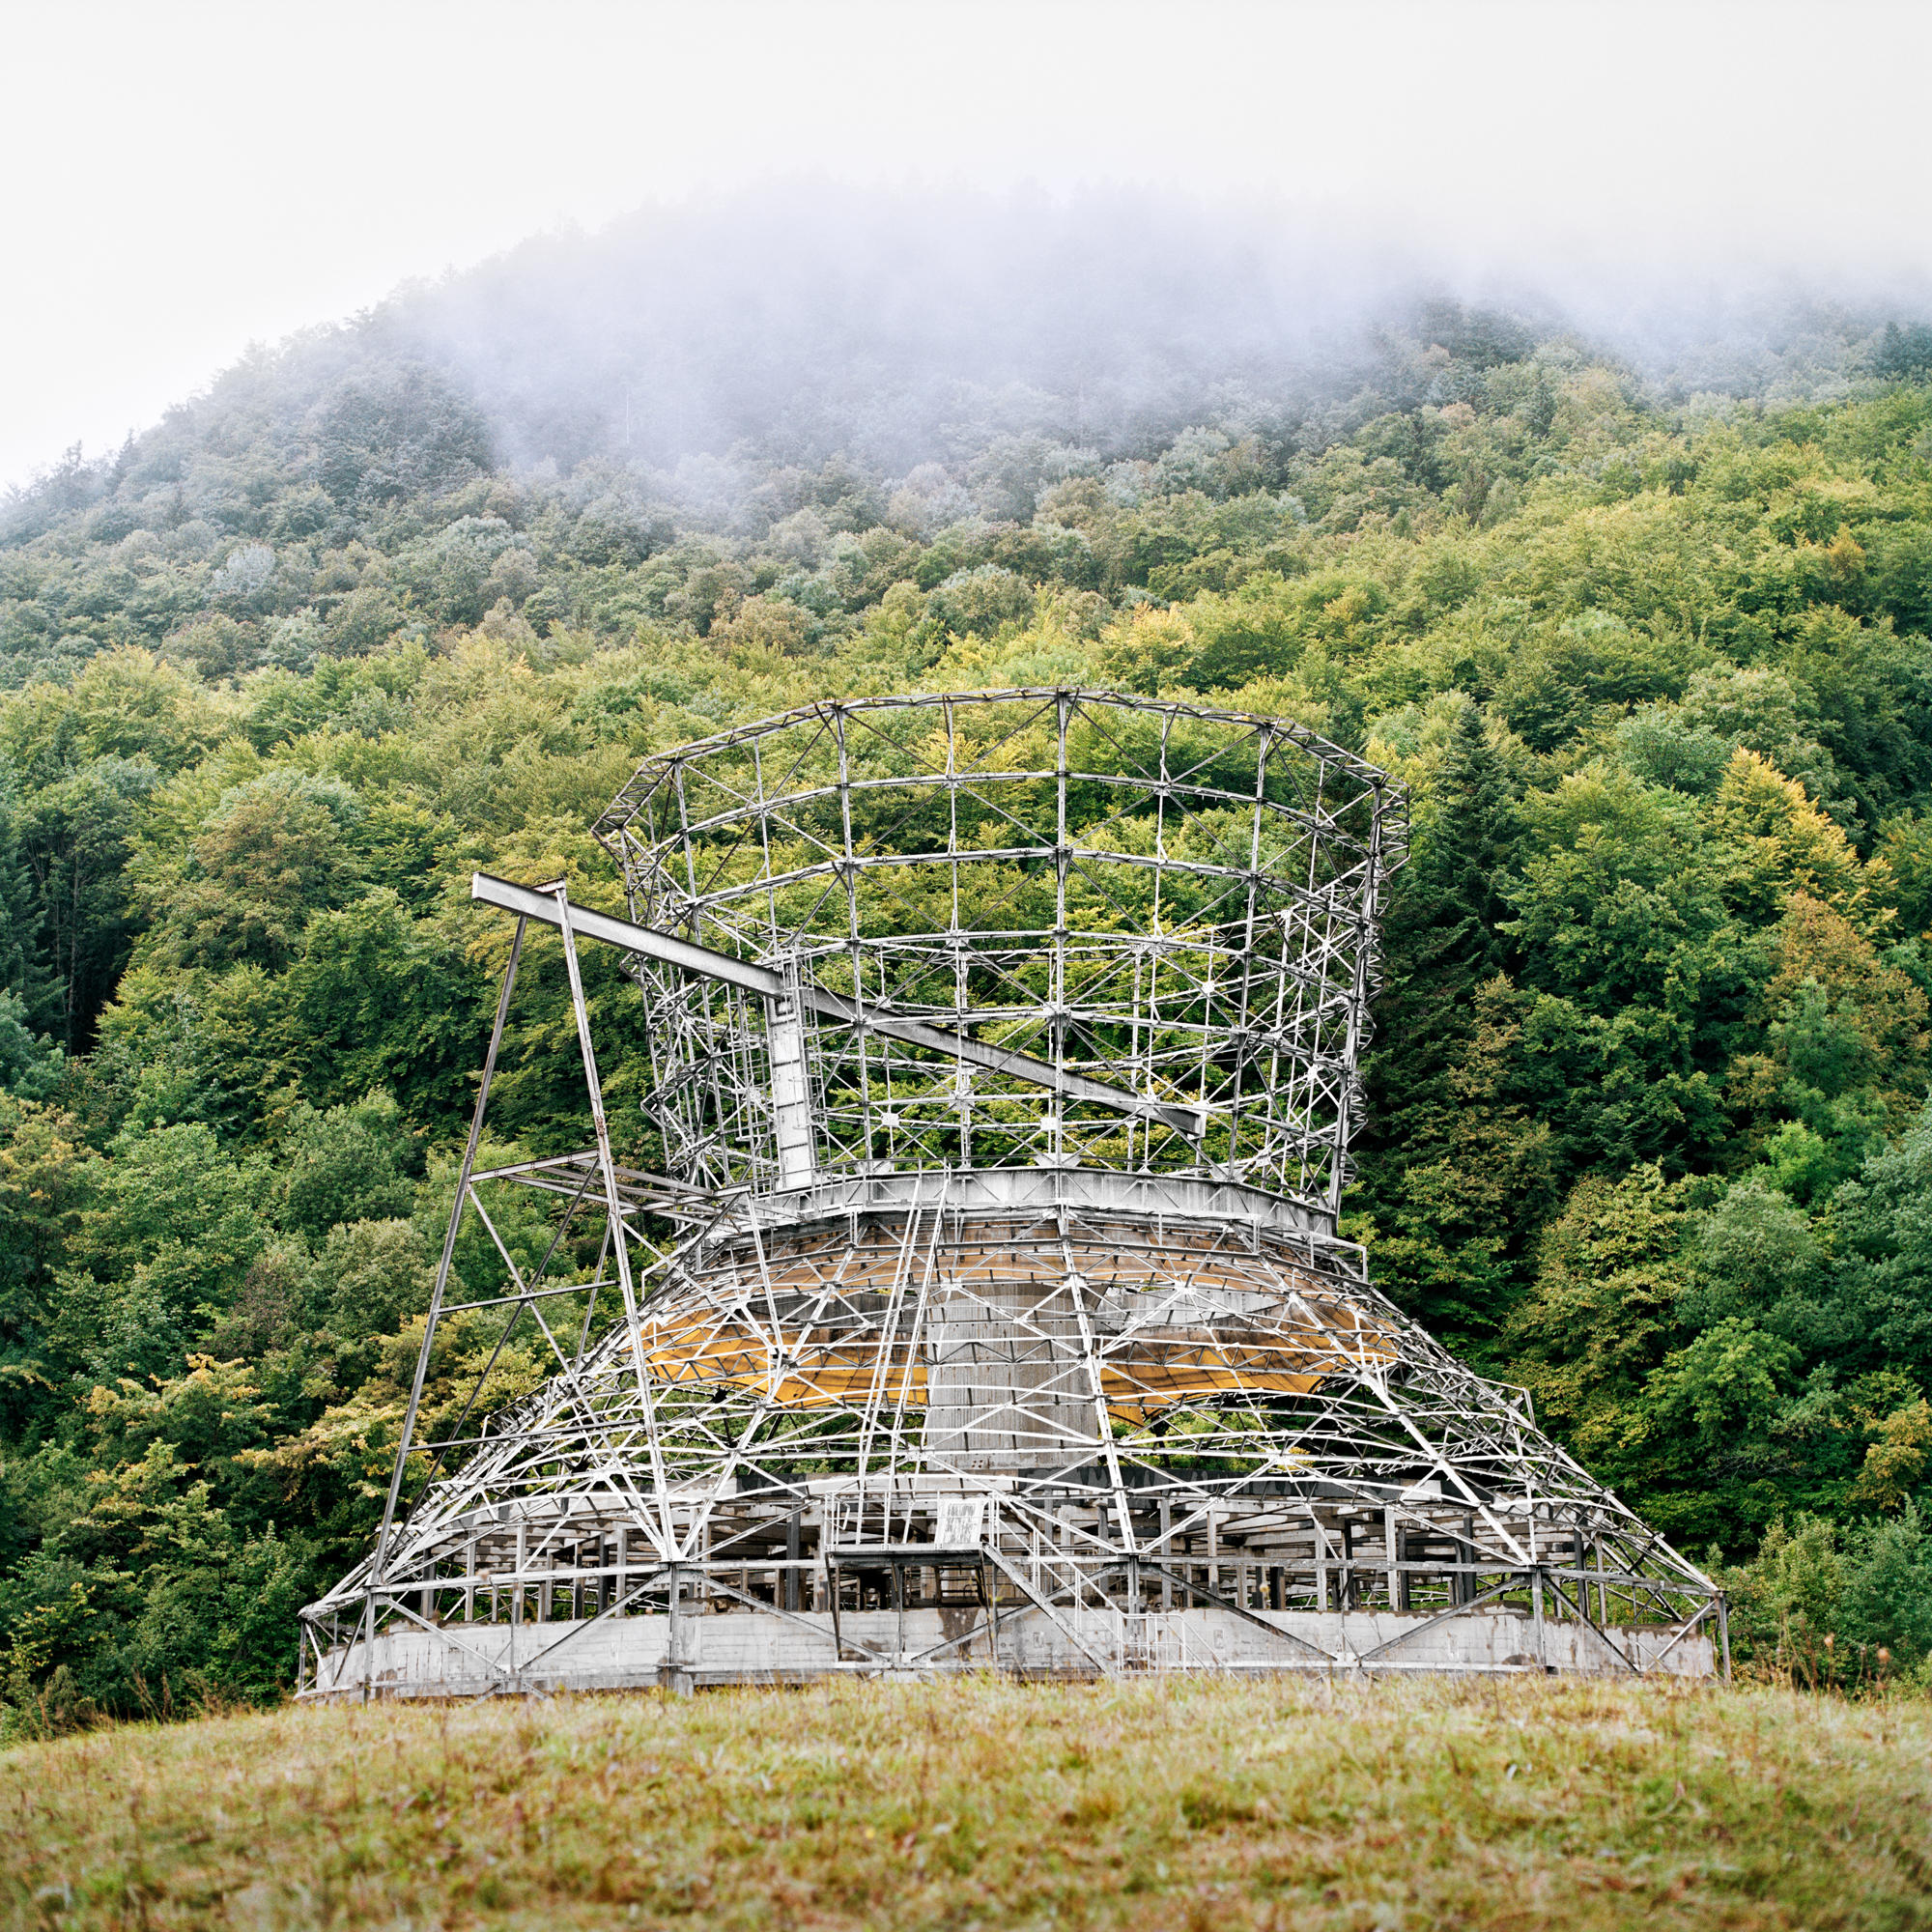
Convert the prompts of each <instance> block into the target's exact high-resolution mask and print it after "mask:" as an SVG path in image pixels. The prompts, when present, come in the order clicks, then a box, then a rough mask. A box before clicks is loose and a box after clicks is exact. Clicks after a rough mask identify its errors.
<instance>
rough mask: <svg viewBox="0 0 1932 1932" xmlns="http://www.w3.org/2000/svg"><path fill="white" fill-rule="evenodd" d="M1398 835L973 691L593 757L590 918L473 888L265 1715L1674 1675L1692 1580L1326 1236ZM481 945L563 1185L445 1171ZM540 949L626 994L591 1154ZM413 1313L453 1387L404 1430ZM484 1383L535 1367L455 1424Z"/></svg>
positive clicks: (1279, 759)
mask: <svg viewBox="0 0 1932 1932" xmlns="http://www.w3.org/2000/svg"><path fill="white" fill-rule="evenodd" d="M1403 828H1404V819H1403V807H1402V800H1401V798H1400V795H1399V793H1398V792H1397V791H1396V790H1395V788H1394V787H1392V786H1391V785H1390V784H1389V783H1388V781H1387V780H1386V779H1385V778H1384V776H1383V775H1382V774H1381V773H1379V772H1378V771H1376V770H1375V769H1374V768H1373V767H1370V766H1367V765H1365V764H1363V763H1362V762H1361V761H1360V760H1358V759H1355V758H1353V757H1351V756H1350V755H1349V754H1348V753H1344V752H1342V751H1340V750H1339V749H1338V748H1336V747H1333V746H1330V745H1327V744H1324V743H1323V742H1322V741H1321V740H1319V739H1317V738H1315V737H1313V736H1312V735H1311V734H1309V733H1307V732H1305V731H1303V730H1301V729H1300V728H1299V727H1297V726H1294V725H1288V724H1285V723H1283V722H1281V721H1278V720H1268V719H1261V718H1250V717H1244V716H1241V715H1238V714H1232V713H1226V712H1216V711H1211V710H1208V709H1207V708H1204V707H1200V706H1191V705H1181V704H1175V703H1167V702H1155V701H1151V700H1146V699H1138V698H1130V697H1120V696H1107V695H1095V694H1089V693H1082V692H1075V691H1027V692H1001V693H976V694H968V695H960V696H943V697H912V698H892V699H871V700H863V701H854V702H850V703H842V704H834V703H826V704H820V705H814V706H810V707H808V708H806V709H804V710H802V711H798V712H793V713H789V714H786V715H785V716H784V717H782V718H779V719H775V720H771V721H769V722H767V723H766V724H764V725H756V726H751V727H747V728H746V729H744V730H740V731H735V732H730V733H725V734H722V735H721V736H719V737H717V738H715V739H710V740H706V741H704V742H703V743H701V744H697V745H694V746H690V747H686V748H684V749H682V750H680V751H678V752H676V753H670V754H668V755H667V756H664V757H659V758H655V759H652V760H649V761H647V762H646V763H645V764H644V765H643V766H642V767H641V768H640V769H639V772H638V774H637V776H636V777H635V778H634V779H633V780H632V781H631V783H630V784H629V785H627V786H626V787H625V789H624V791H623V792H622V793H621V794H620V796H619V798H618V799H617V801H616V802H615V804H614V805H613V806H612V808H611V811H610V812H608V813H607V814H606V815H605V817H604V818H603V820H602V821H600V824H599V828H598V830H599V834H600V837H601V838H603V840H604V842H605V844H606V845H607V847H609V848H610V849H611V851H612V853H613V854H614V856H615V857H616V858H617V861H618V863H619V866H620V867H621V870H622V874H623V878H624V882H625V886H626V889H627V895H628V898H629V902H630V907H629V910H630V916H629V918H620V917H616V916H613V915H611V914H607V913H601V912H593V911H589V910H587V909H585V908H583V907H581V906H577V905H573V904H572V903H571V902H570V900H569V897H568V895H567V894H566V892H565V891H564V890H563V888H562V887H561V886H560V885H547V886H543V887H519V886H515V885H511V884H508V883H506V882H503V881H497V880H490V879H486V878H481V877H479V878H478V880H477V882H476V888H475V890H476V895H477V896H478V897H479V898H481V899H484V900H486V901H489V902H491V903H493V904H496V905H497V906H498V907H500V908H501V909H502V910H504V911H505V912H507V913H511V914H514V915H515V916H516V919H517V925H516V933H515V938H514V940H513V942H512V947H511V954H510V961H509V966H508V970H507V972H506V974H505V977H504V980H503V985H502V990H501V996H500V998H499V1001H498V1006H497V1023H496V1028H495V1031H494V1032H493V1035H492V1038H491V1043H490V1048H489V1051H488V1054H487V1056H486V1060H485V1066H484V1073H483V1080H482V1085H481V1090H480V1092H479V1094H478V1098H477V1105H476V1112H475V1117H474V1120H473V1122H472V1126H471V1132H470V1138H469V1147H468V1150H467V1151H466V1155H465V1158H464V1162H463V1167H462V1172H461V1175H460V1179H459V1184H458V1189H457V1198H456V1201H455V1203H454V1205H453V1208H452V1213H451V1218H450V1223H449V1229H448V1234H447V1237H446V1240H445V1243H444V1249H443V1255H442V1264H441V1266H440V1270H439V1272H438V1276H437V1283H436V1290H435V1299H434V1302H433V1304H432V1307H431V1310H430V1316H429V1321H428V1324H427V1327H426V1331H425V1335H424V1341H423V1347H422V1354H421V1360H420V1362H419V1364H418V1369H417V1374H416V1378H415V1384H414V1389H413V1391H412V1399H411V1403H410V1406H409V1412H408V1416H407V1418H406V1422H405V1426H404V1431H403V1435H402V1441H401V1443H400V1445H399V1448H398V1453H397V1456H396V1461H395V1467H394V1473H393V1477H392V1481H391V1484H390V1489H389V1493H388V1499H387V1508H386V1509H385V1512H384V1520H383V1525H382V1529H381V1532H380V1534H379V1537H378V1539H377V1543H376V1547H375V1548H374V1549H373V1550H372V1551H371V1553H370V1555H369V1557H368V1558H367V1560H366V1561H365V1562H363V1563H362V1564H361V1565H359V1566H358V1567H357V1568H356V1569H355V1571H354V1572H352V1573H351V1574H350V1575H349V1576H348V1577H345V1578H344V1579H343V1580H342V1582H341V1583H340V1584H338V1585H337V1586H336V1588H335V1589H333V1590H331V1591H330V1592H329V1593H328V1594H327V1596H326V1597H325V1598H324V1599H322V1601H321V1602H319V1603H317V1604H314V1605H310V1606H309V1607H308V1608H307V1609H306V1610H305V1611H304V1612H303V1613H302V1625H303V1633H304V1644H303V1658H304V1664H303V1686H302V1689H303V1694H304V1695H308V1696H333V1697H340V1696H345V1695H353V1696H368V1695H371V1694H390V1695H431V1696H434V1695H454V1694H474V1693H482V1692H489V1691H495V1690H529V1689H534V1688H541V1689H549V1688H556V1687H574V1688H579V1689H596V1688H615V1687H620V1686H629V1685H639V1684H658V1683H667V1684H670V1685H673V1686H676V1687H679V1688H691V1687H693V1686H696V1685H699V1684H706V1683H725V1682H746V1681H753V1682H795V1681H802V1680H805V1679H810V1678H814V1677H822V1676H825V1675H828V1674H833V1673H838V1672H853V1671H858V1672H913V1673H918V1674H927V1673H933V1672H942V1671H949V1670H951V1671H956V1670H965V1669H986V1668H996V1669H1002V1670H1009V1671H1018V1672H1026V1673H1040V1674H1055V1673H1069V1672H1070V1673H1088V1674H1092V1673H1112V1672H1118V1671H1123V1670H1135V1669H1188V1668H1214V1669H1225V1670H1232V1669H1267V1670H1283V1669H1288V1670H1305V1669H1333V1668H1337V1667H1349V1668H1363V1669H1454V1670H1503V1671H1509V1670H1534V1671H1542V1670H1547V1669H1563V1670H1577V1671H1609V1672H1638V1673H1642V1672H1652V1671H1663V1672H1684V1673H1691V1674H1702V1673H1708V1672H1710V1671H1712V1670H1713V1669H1714V1668H1716V1667H1718V1666H1719V1661H1720V1659H1721V1660H1722V1662H1723V1663H1724V1665H1725V1667H1727V1665H1728V1659H1727V1656H1726V1655H1725V1651H1726V1648H1727V1647H1726V1645H1725V1641H1724V1630H1723V1616H1724V1609H1723V1604H1722V1600H1721V1598H1720V1596H1719V1593H1718V1592H1717V1590H1716V1589H1715V1588H1714V1586H1713V1585H1712V1583H1711V1581H1710V1579H1709V1578H1707V1577H1704V1576H1703V1575H1701V1574H1700V1573H1699V1572H1698V1571H1697V1570H1696V1569H1695V1568H1694V1567H1693V1566H1691V1565H1690V1564H1689V1563H1688V1562H1686V1561H1685V1560H1684V1559H1683V1558H1682V1557H1681V1556H1679V1555H1678V1554H1677V1553H1676V1552H1675V1551H1673V1550H1672V1549H1670V1548H1669V1547H1668V1546H1667V1545H1666V1544H1664V1543H1663V1542H1662V1539H1660V1538H1659V1537H1658V1536H1656V1535H1655V1534H1654V1533H1653V1532H1652V1531H1650V1530H1649V1529H1648V1528H1647V1527H1646V1526H1645V1525H1644V1524H1643V1523H1642V1522H1641V1521H1639V1520H1637V1519H1636V1518H1635V1517H1634V1515H1633V1514H1632V1513H1631V1512H1630V1511H1629V1510H1628V1509H1627V1508H1625V1507H1624V1505H1623V1504H1622V1503H1621V1502H1619V1501H1618V1500H1617V1498H1616V1497H1615V1496H1614V1495H1612V1494H1611V1493H1610V1492H1608V1491H1606V1490H1605V1489H1604V1488H1603V1487H1602V1486H1601V1485H1600V1484H1598V1483H1597V1482H1595V1481H1594V1480H1593V1479H1592V1478H1591V1477H1590V1476H1589V1475H1588V1474H1587V1473H1586V1472H1585V1471H1584V1470H1583V1469H1582V1468H1581V1467H1579V1466H1578V1465H1577V1463H1575V1462H1574V1461H1572V1460H1571V1459H1570V1458H1569V1457H1568V1456H1566V1455H1565V1454H1564V1453H1563V1452H1562V1451H1561V1450H1560V1449H1558V1448H1557V1447H1556V1446H1555V1445H1554V1444H1552V1443H1551V1442H1549V1441H1548V1439H1547V1438H1546V1437H1545V1436H1543V1435H1541V1434H1540V1433H1539V1432H1538V1431H1537V1429H1536V1427H1535V1423H1534V1418H1533V1416H1532V1414H1531V1411H1530V1405H1529V1402H1528V1399H1527V1397H1526V1396H1525V1395H1524V1394H1523V1393H1522V1392H1520V1391H1519V1390H1514V1389H1509V1388H1505V1387H1501V1386H1499V1385H1497V1384H1495V1383H1493V1382H1490V1381H1487V1380H1485V1379H1483V1378H1479V1377H1477V1376H1475V1375H1473V1374H1471V1373H1470V1372H1469V1371H1468V1370H1466V1369H1464V1368H1463V1367H1462V1366H1461V1365H1460V1364H1458V1363H1457V1362H1456V1361H1455V1360H1454V1359H1453V1358H1452V1357H1450V1356H1449V1355H1448V1354H1446V1353H1445V1352H1444V1351H1443V1350H1441V1349H1440V1348H1438V1347H1437V1346H1436V1345H1435V1343H1434V1342H1433V1341H1432V1340H1431V1339H1430V1338H1429V1337H1428V1336H1427V1335H1426V1334H1424V1333H1423V1332H1422V1331H1421V1330H1420V1329H1419V1328H1418V1327H1417V1326H1416V1325H1415V1324H1414V1323H1413V1322H1411V1321H1407V1320H1406V1318H1405V1317H1403V1316H1402V1315H1401V1313H1400V1312H1399V1311H1398V1310H1397V1309H1395V1308H1394V1306H1393V1305H1392V1304H1390V1303H1389V1302H1388V1301H1387V1300H1386V1299H1385V1298H1384V1297H1382V1296H1381V1295H1380V1294H1378V1293H1377V1292H1376V1291H1375V1289H1374V1288H1373V1287H1372V1285H1371V1284H1370V1282H1369V1279H1368V1274H1367V1269H1366V1267H1365V1264H1364V1262H1363V1257H1362V1254H1361V1251H1360V1250H1359V1249H1358V1248H1357V1247H1355V1246H1354V1245H1353V1244H1351V1243H1350V1242H1347V1241H1344V1240H1341V1239H1339V1238H1338V1237H1337V1236H1336V1234H1335V1215H1336V1210H1337V1208H1338V1206H1339V1203H1340V1199H1341V1191H1342V1187H1343V1185H1344V1182H1345V1179H1346V1174H1347V1166H1346V1157H1347V1147H1348V1142H1349V1138H1350V1133H1351V1131H1352V1128H1353V1125H1354V1122H1355V1121H1356V1119H1357V1117H1358V1114H1359V1085H1358V1081H1357V1072H1356V1067H1357V1060H1358V1056H1359V1052H1360V1047H1361V1043H1362V1040H1363V1037H1364V1034H1365V1028H1366V1024H1367V1012H1368V1006H1369V1002H1370V999H1371V997H1372V995H1373V992H1374V990H1375V977H1374V975H1375V964H1376V913H1377V906H1378V895H1379V891H1380V888H1381V883H1382V881H1383V879H1384V878H1385V876H1386V874H1387V873H1388V871H1389V870H1390V869H1391V868H1392V867H1394V866H1395V865H1397V864H1399V863H1400V860H1401V858H1402V856H1403ZM533 922H534V923H540V924H541V925H543V926H544V927H545V928H551V927H554V928H555V930H556V932H557V934H558V936H559V940H560V944H561V952H562V959H563V964H564V968H565V976H564V977H565V980H566V982H567V985H568V988H569V995H570V1002H571V1008H572V1012H573V1016H574V1020H575V1036H576V1037H575V1049H576V1052H577V1054H578V1057H579V1059H580V1061H581V1064H582V1075H583V1080H584V1090H585V1097H586V1102H587V1110H588V1113H589V1115H590V1120H591V1124H592V1128H593V1144H592V1145H591V1146H590V1147H588V1148H587V1149H585V1150H583V1151H578V1152H573V1153H569V1154H565V1155H561V1156H556V1157H554V1158H549V1159H532V1160H526V1161H524V1162H520V1163H516V1164H514V1165H510V1166H504V1167H497V1168H493V1169H490V1170H487V1171H483V1170H479V1169H478V1167H477V1165H476V1156H477V1150H478V1147H479V1145H480V1142H481V1135H482V1131H483V1125H484V1122H485V1118H486V1114H487V1109H488V1105H489V1097H490V1090H491V1085H492V1081H493V1078H494V1074H495V1069H496V1065H497V1052H498V1047H499V1044H500V1041H501V1038H502V1034H503V1028H504V1024H505V1021H506V1018H507V1015H508V1012H509V1008H510V1002H511V999H512V997H513V991H514V987H515V983H516V979H517V972H518V966H519V962H520V961H521V959H522V958H523V956H524V953H525V950H526V944H527V943H528V942H529V938H530V929H531V925H532V923H533ZM586 938H588V939H593V940H596V941H599V942H601V943H608V944H611V945H613V946H616V947H618V948H620V949H621V950H622V951H623V952H624V954H625V959H626V965H627V970H628V971H629V972H630V973H631V974H632V976H633V978H634V979H635V980H637V982H638V984H639V990H640V993H641V995H642V997H643V999H644V1003H645V1009H646V1016H647V1020H648V1029H647V1037H648V1040H649V1042H650V1046H649V1065H648V1067H647V1068H646V1069H644V1071H645V1076H646V1077H645V1079H644V1081H643V1082H642V1085H643V1087H644V1089H645V1091H646V1093H647V1096H648V1097H647V1098H646V1100H645V1102H644V1109H645V1111H644V1120H643V1123H642V1131H641V1133H639V1131H638V1130H637V1129H636V1128H627V1129H626V1130H625V1131H624V1132H623V1133H621V1134H614V1135H613V1132H612V1129H611V1123H610V1121H609V1119H608V1117H607V1114H606V1110H605V1097H604V1086H603V1081H602V1078H601V1075H600V1071H599V1064H598V1058H597V1051H596V1042H595V1041H594V1040H593V1037H592V1028H591V1024H590V1018H589V1009H588V1006H587V1004H586V1002H585V1000H584V997H583V990H582V971H581V965H580V960H579V952H578V947H579V943H580V941H582V940H583V939H586ZM543 943H545V944H548V943H549V942H548V941H547V940H546V941H545V942H543ZM620 1143H621V1144H622V1145H623V1146H624V1147H625V1149H626V1150H627V1151H629V1150H630V1148H631V1147H632V1146H633V1145H635V1146H637V1147H638V1148H639V1149H647V1150H648V1155H647V1157H648V1158H650V1159H651V1160H652V1162H653V1164H654V1166H655V1167H658V1168H662V1169H664V1170H666V1172H663V1173H659V1172H646V1171H644V1170H643V1169H642V1168H641V1167H639V1166H633V1165H630V1164H627V1162H626V1161H624V1160H621V1159H620V1158H619V1155H618V1147H619V1145H620ZM533 1197H534V1200H535V1202H536V1204H537V1205H538V1214H537V1217H536V1219H535V1220H533V1219H532V1213H531V1206H530V1204H531V1202H532V1198H533ZM546 1217H547V1218H546ZM512 1223H514V1228H515V1230H516V1231H518V1232H516V1233H513V1234H511V1235H509V1236H506V1234H505V1230H506V1228H508V1227H510V1226H511V1225H512ZM533 1227H537V1228H539V1229H541V1228H545V1227H547V1228H548V1233H547V1235H545V1236H544V1239H543V1240H542V1241H539V1242H538V1244H537V1245H538V1247H539V1248H542V1247H543V1246H545V1245H546V1244H547V1246H548V1252H547V1253H544V1254H543V1256H542V1259H541V1261H540V1262H534V1263H533V1262H529V1261H527V1260H519V1258H518V1257H519V1255H520V1254H524V1255H527V1253H528V1252H529V1251H530V1232H531V1230H532V1228H533ZM459 1256H461V1257H462V1258H463V1264H462V1266H460V1267H459V1266H457V1265H456V1263H457V1260H458V1257H459ZM452 1321H458V1322H461V1323H462V1324H463V1331H462V1332H463V1336H464V1338H465V1342H466V1346H467V1347H468V1348H469V1350H472V1351H478V1352H480V1354H481V1356H482V1357H483V1359H482V1361H481V1365H480V1368H479V1370H478V1372H477V1373H476V1374H475V1375H474V1376H473V1378H471V1383H470V1386H469V1387H468V1388H467V1389H466V1390H464V1391H462V1392H461V1393H460V1394H459V1395H457V1396H454V1397H452V1396H450V1395H448V1393H447V1391H444V1392H443V1393H442V1394H440V1395H438V1396H436V1397H435V1398H434V1399H433V1400H432V1401H429V1402H426V1401H425V1391H426V1389H427V1388H428V1387H429V1385H430V1377H431V1370H432V1366H433V1364H435V1363H437V1362H438V1361H439V1360H440V1357H439V1355H438V1339H439V1334H440V1333H441V1332H444V1331H445V1330H446V1328H447V1324H449V1323H450V1322H452ZM518 1334H528V1335H530V1336H532V1337H536V1338H540V1341H539V1346H540V1347H541V1348H542V1350H544V1351H545V1353H546V1355H547V1356H548V1357H549V1358H551V1359H552V1360H553V1362H554V1374H553V1375H552V1376H551V1378H550V1379H549V1380H548V1381H546V1382H545V1383H544V1384H543V1385H542V1386H541V1387H540V1388H538V1389H537V1390H536V1391H535V1392H534V1393H532V1394H530V1395H528V1396H526V1398H525V1399H524V1400H522V1401H521V1402H518V1403H514V1404H509V1405H507V1406H506V1405H503V1404H502V1403H501V1401H500V1396H499V1394H498V1393H497V1385H496V1383H495V1382H493V1379H492V1378H493V1375H494V1374H495V1373H496V1365H497V1362H498V1361H499V1360H500V1359H501V1358H502V1354H503V1350H505V1348H506V1347H507V1346H508V1344H509V1341H510V1340H511V1338H512V1337H513V1336H515V1335H518ZM479 1337H481V1338H484V1339H486V1340H487V1341H488V1342H489V1347H488V1348H487V1349H481V1350H478V1338H479ZM406 1498H407V1499H408V1500H409V1507H408V1508H407V1509H405V1507H404V1503H405V1500H406Z"/></svg>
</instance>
